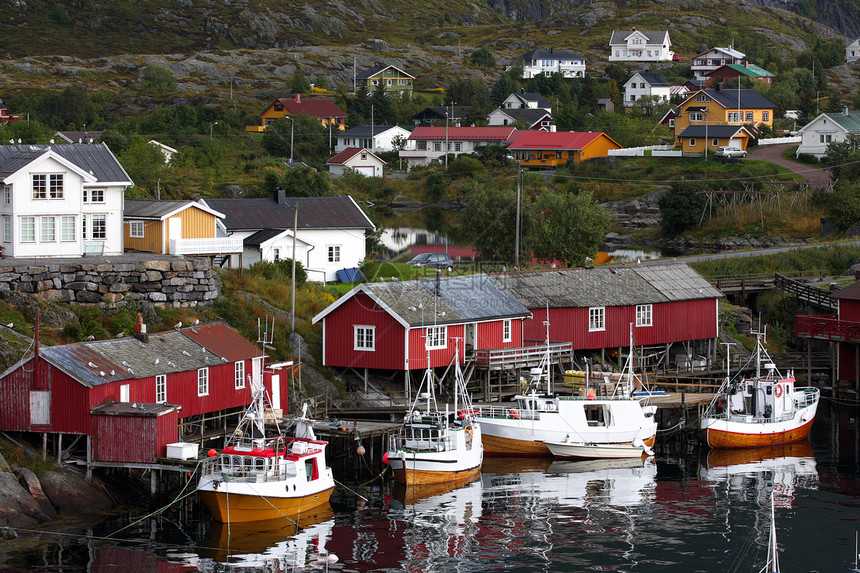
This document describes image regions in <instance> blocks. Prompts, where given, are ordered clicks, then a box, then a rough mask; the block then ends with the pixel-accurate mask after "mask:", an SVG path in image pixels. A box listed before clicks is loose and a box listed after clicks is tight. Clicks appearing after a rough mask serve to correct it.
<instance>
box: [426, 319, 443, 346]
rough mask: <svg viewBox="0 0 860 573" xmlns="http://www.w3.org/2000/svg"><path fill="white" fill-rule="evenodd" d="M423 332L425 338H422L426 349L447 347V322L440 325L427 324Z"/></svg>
mask: <svg viewBox="0 0 860 573" xmlns="http://www.w3.org/2000/svg"><path fill="white" fill-rule="evenodd" d="M424 334H425V335H426V338H425V339H424V347H425V348H426V349H427V350H438V349H441V348H448V325H447V324H443V325H442V326H428V327H426V329H425V331H424Z"/></svg>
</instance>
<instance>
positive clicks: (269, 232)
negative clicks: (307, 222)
mask: <svg viewBox="0 0 860 573" xmlns="http://www.w3.org/2000/svg"><path fill="white" fill-rule="evenodd" d="M286 232H287V231H286V229H263V230H261V231H257V232H256V233H253V234H252V235H248V236H247V237H245V238H244V239H243V240H242V244H243V245H248V246H249V247H259V246H260V245H262V244H263V243H265V242H266V241H268V240H269V239H272V238H274V237H277V236H278V235H280V234H281V233H286Z"/></svg>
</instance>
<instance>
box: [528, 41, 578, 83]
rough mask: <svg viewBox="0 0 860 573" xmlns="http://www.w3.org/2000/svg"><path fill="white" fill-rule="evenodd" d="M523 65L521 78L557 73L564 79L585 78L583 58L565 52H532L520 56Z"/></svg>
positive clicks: (552, 49)
mask: <svg viewBox="0 0 860 573" xmlns="http://www.w3.org/2000/svg"><path fill="white" fill-rule="evenodd" d="M520 60H521V61H522V63H523V78H524V79H528V78H533V77H535V76H537V75H540V74H546V75H550V74H554V73H559V74H561V75H562V76H564V77H566V78H584V77H585V56H582V55H580V54H575V53H573V52H568V51H567V50H556V49H554V48H550V49H549V50H532V51H531V52H526V53H525V54H523V55H522V56H520Z"/></svg>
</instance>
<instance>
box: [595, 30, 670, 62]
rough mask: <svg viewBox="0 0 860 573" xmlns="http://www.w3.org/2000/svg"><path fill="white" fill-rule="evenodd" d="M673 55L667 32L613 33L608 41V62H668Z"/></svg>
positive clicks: (638, 31)
mask: <svg viewBox="0 0 860 573" xmlns="http://www.w3.org/2000/svg"><path fill="white" fill-rule="evenodd" d="M674 55H675V53H674V52H672V40H671V39H670V38H669V32H668V31H667V30H659V31H648V30H637V29H636V28H633V30H632V31H621V32H619V31H613V32H612V36H611V37H610V39H609V61H610V62H668V61H671V60H672V56H674Z"/></svg>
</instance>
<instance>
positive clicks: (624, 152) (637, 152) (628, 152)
mask: <svg viewBox="0 0 860 573" xmlns="http://www.w3.org/2000/svg"><path fill="white" fill-rule="evenodd" d="M671 149H672V146H671V145H645V146H643V147H623V148H621V149H610V150H609V156H610V157H644V156H645V152H646V151H651V152H654V151H669V150H671Z"/></svg>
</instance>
